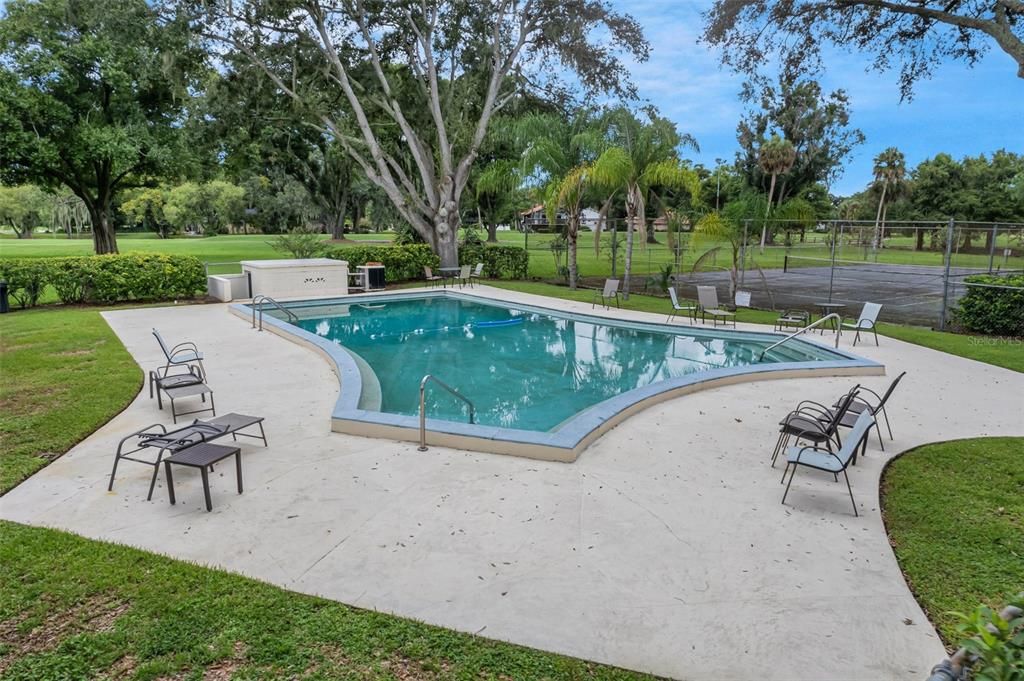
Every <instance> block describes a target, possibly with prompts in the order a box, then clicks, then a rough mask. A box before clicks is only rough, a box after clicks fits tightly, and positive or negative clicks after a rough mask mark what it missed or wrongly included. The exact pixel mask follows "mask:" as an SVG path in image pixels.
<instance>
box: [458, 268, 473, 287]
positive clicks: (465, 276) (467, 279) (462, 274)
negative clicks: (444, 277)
mask: <svg viewBox="0 0 1024 681" xmlns="http://www.w3.org/2000/svg"><path fill="white" fill-rule="evenodd" d="M470 274H471V273H470V271H469V265H463V266H462V268H461V269H460V270H459V277H458V278H459V288H462V287H463V286H472V285H473V279H472V277H471V276H470Z"/></svg>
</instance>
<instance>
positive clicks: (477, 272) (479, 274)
mask: <svg viewBox="0 0 1024 681" xmlns="http://www.w3.org/2000/svg"><path fill="white" fill-rule="evenodd" d="M483 278H484V264H483V263H482V262H478V263H477V264H476V267H475V268H473V271H472V272H471V273H470V275H469V279H470V281H472V280H473V279H483Z"/></svg>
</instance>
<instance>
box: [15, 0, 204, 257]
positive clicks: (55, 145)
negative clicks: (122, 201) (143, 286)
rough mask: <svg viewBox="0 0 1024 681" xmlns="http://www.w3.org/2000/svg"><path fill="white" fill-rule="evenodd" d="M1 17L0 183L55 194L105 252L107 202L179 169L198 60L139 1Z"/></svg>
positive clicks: (74, 0)
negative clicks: (80, 214)
mask: <svg viewBox="0 0 1024 681" xmlns="http://www.w3.org/2000/svg"><path fill="white" fill-rule="evenodd" d="M3 12H4V14H3V17H2V18H0V180H2V181H3V182H7V183H20V182H31V183H36V184H40V185H43V186H47V187H56V186H59V185H64V186H66V187H67V188H68V189H70V190H71V191H72V192H74V194H75V195H76V196H78V197H79V198H80V199H81V200H82V201H83V202H84V203H85V206H86V208H87V209H88V211H89V217H90V220H91V222H92V230H93V243H94V246H95V250H96V252H97V253H116V252H117V240H116V237H115V233H114V226H113V223H112V222H111V220H110V210H111V202H112V200H113V198H114V196H115V194H116V193H117V192H118V191H119V190H121V189H124V188H126V187H130V186H138V185H141V184H146V183H151V182H153V181H154V180H155V179H156V178H157V177H158V176H160V175H162V174H166V173H168V172H170V171H173V170H174V169H176V168H178V167H180V165H181V163H182V161H183V159H184V158H186V156H187V153H186V149H185V147H184V145H183V144H181V123H182V121H183V118H184V105H185V103H186V102H187V100H188V97H189V91H190V88H191V87H192V86H193V85H194V83H195V82H196V77H197V76H198V75H200V74H201V73H202V71H203V69H204V61H205V55H204V54H203V52H202V51H201V50H199V49H198V46H197V45H196V44H195V41H194V40H193V38H192V36H191V34H190V32H189V31H188V26H187V23H186V22H184V21H180V20H178V19H177V18H175V17H173V16H168V17H165V18H164V20H162V21H158V17H157V14H156V12H155V11H154V10H153V8H152V7H151V6H150V5H149V4H147V2H146V1H145V0H12V1H11V2H8V3H7V4H6V7H5V8H4V10H3Z"/></svg>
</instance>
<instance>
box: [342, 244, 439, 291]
mask: <svg viewBox="0 0 1024 681" xmlns="http://www.w3.org/2000/svg"><path fill="white" fill-rule="evenodd" d="M327 257H328V258H333V259H334V260H345V261H347V262H348V267H349V269H350V270H352V271H354V270H355V268H357V267H359V266H360V265H365V264H366V263H368V262H379V263H383V265H384V276H385V277H386V279H387V281H389V282H395V281H409V280H412V279H422V278H423V268H424V267H437V266H438V263H439V262H440V261H439V260H438V258H437V256H436V255H434V252H433V251H432V250H430V246H428V245H426V244H409V245H406V246H340V247H338V248H333V249H331V250H330V251H328V252H327Z"/></svg>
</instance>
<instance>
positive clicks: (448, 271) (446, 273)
mask: <svg viewBox="0 0 1024 681" xmlns="http://www.w3.org/2000/svg"><path fill="white" fill-rule="evenodd" d="M437 271H438V272H440V273H441V288H448V280H449V279H452V280H454V279H456V278H457V277H458V276H459V273H460V272H462V268H461V267H438V268H437ZM454 285H455V284H454V283H453V284H452V286H454Z"/></svg>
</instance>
